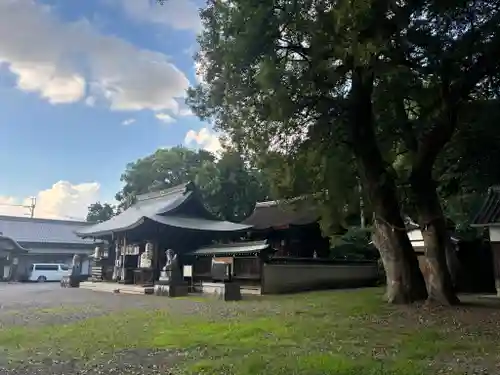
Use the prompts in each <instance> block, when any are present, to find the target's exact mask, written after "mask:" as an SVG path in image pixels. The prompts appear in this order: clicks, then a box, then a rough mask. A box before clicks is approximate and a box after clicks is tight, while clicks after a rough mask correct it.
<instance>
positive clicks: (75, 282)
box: [61, 254, 82, 288]
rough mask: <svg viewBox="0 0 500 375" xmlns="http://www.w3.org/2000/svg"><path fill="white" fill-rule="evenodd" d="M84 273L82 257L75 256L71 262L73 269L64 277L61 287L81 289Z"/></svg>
mask: <svg viewBox="0 0 500 375" xmlns="http://www.w3.org/2000/svg"><path fill="white" fill-rule="evenodd" d="M81 273H82V265H81V262H80V256H79V255H78V254H75V255H74V256H73V261H72V262H71V268H70V269H69V272H68V274H67V275H64V276H63V277H62V279H61V287H63V288H79V287H80V280H81Z"/></svg>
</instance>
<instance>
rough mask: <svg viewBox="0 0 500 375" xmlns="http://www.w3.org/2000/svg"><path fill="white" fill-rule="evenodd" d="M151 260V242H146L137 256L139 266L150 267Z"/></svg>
mask: <svg viewBox="0 0 500 375" xmlns="http://www.w3.org/2000/svg"><path fill="white" fill-rule="evenodd" d="M152 261H153V244H151V243H149V242H148V243H147V244H146V248H145V249H144V252H143V253H142V254H141V255H140V257H139V268H151V265H152Z"/></svg>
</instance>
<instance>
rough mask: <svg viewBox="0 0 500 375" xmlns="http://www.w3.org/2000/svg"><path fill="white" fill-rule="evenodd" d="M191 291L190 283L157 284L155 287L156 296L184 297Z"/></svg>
mask: <svg viewBox="0 0 500 375" xmlns="http://www.w3.org/2000/svg"><path fill="white" fill-rule="evenodd" d="M188 292H189V285H188V284H173V285H169V284H156V285H155V287H154V294H155V296H163V297H183V296H187V295H188Z"/></svg>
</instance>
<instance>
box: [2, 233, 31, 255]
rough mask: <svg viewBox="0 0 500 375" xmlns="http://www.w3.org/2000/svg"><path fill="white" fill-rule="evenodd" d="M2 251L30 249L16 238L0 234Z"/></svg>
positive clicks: (24, 250)
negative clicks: (20, 243)
mask: <svg viewBox="0 0 500 375" xmlns="http://www.w3.org/2000/svg"><path fill="white" fill-rule="evenodd" d="M0 251H15V252H18V253H19V252H20V253H27V252H28V249H25V248H24V247H22V246H21V245H19V243H17V241H16V240H14V239H12V238H10V237H7V236H1V235H0Z"/></svg>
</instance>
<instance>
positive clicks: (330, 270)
mask: <svg viewBox="0 0 500 375" xmlns="http://www.w3.org/2000/svg"><path fill="white" fill-rule="evenodd" d="M378 276H379V275H378V268H377V262H373V263H371V262H370V263H368V262H363V263H359V264H356V263H349V264H345V265H344V264H307V263H290V264H272V263H270V264H264V266H263V274H262V294H275V293H289V292H298V291H304V290H313V289H322V288H340V287H349V286H371V285H374V284H375V283H376V282H377V280H378Z"/></svg>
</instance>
